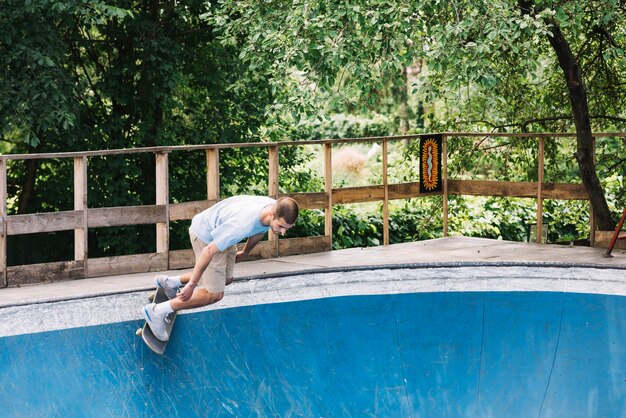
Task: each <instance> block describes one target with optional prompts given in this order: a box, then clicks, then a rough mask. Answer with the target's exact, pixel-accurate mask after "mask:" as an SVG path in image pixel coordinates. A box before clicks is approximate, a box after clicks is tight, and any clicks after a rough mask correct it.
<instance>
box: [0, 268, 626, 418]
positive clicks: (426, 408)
mask: <svg viewBox="0 0 626 418" xmlns="http://www.w3.org/2000/svg"><path fill="white" fill-rule="evenodd" d="M449 270H450V272H448V273H446V272H444V271H436V270H431V271H426V272H419V274H421V275H425V274H426V275H427V277H433V276H436V277H438V278H439V279H437V280H442V282H441V283H439V285H438V286H447V287H448V289H447V290H443V291H442V289H441V287H439V288H437V291H428V289H427V288H424V287H423V284H422V288H419V285H418V283H419V282H420V281H423V280H426V278H424V277H421V276H411V275H412V274H413V273H412V272H410V271H407V272H405V271H394V270H391V271H389V270H387V271H375V272H369V273H368V272H353V273H350V274H348V273H345V274H342V273H334V276H333V275H324V276H323V277H321V276H315V275H313V276H311V277H309V278H307V279H306V280H304V279H302V278H300V279H299V280H300V283H305V282H306V283H309V285H310V286H314V285H315V284H317V285H318V286H317V287H315V288H316V289H319V285H320V283H321V286H322V287H323V288H325V289H326V290H325V292H327V293H328V296H329V297H320V296H319V295H317V296H313V297H309V298H306V297H305V298H303V299H304V300H293V301H287V302H276V301H271V302H272V303H262V302H263V300H262V299H264V298H265V296H263V295H267V294H273V293H289V294H290V295H289V296H288V298H290V297H294V296H293V294H294V293H297V290H296V287H294V286H295V285H293V283H292V284H291V285H287V283H289V278H282V279H281V280H280V281H278V280H277V281H276V282H268V281H265V282H262V283H260V284H259V283H255V284H253V283H251V282H250V283H248V284H247V285H246V286H247V287H246V289H240V292H241V293H242V294H247V295H251V294H252V293H253V292H252V291H250V289H252V288H253V287H254V286H257V287H258V286H265V292H266V293H262V292H257V293H255V294H254V295H253V297H254V298H256V301H253V302H250V303H247V304H242V305H241V306H233V307H228V308H222V309H218V308H216V309H211V310H205V311H195V312H193V313H189V314H183V315H179V316H178V319H177V323H176V326H175V329H174V332H173V334H172V338H171V340H170V343H169V346H168V348H167V351H166V353H165V355H164V356H158V355H156V354H154V353H152V352H151V351H150V350H149V349H147V348H146V347H145V346H144V344H143V342H142V341H141V339H140V338H138V337H136V336H135V330H136V329H137V327H138V326H139V325H140V324H141V321H140V319H139V314H138V312H139V310H138V308H137V306H138V302H139V301H141V300H142V299H143V298H145V297H144V296H145V295H143V294H132V295H127V296H118V297H119V298H126V300H118V301H115V302H114V301H111V300H110V298H108V299H107V298H104V299H103V300H91V301H83V302H81V301H73V302H66V304H65V305H62V306H53V305H54V304H52V305H47V304H42V305H37V306H30V307H20V309H21V310H22V311H24V310H27V311H28V313H25V312H21V313H20V312H18V311H13V312H9V313H10V317H12V318H22V319H23V322H24V323H26V322H28V321H27V320H26V319H24V318H26V317H28V318H30V319H29V320H32V321H34V322H37V320H39V321H40V322H42V323H45V322H46V321H54V318H51V317H50V315H51V312H57V311H58V312H62V311H67V310H77V311H78V312H80V313H82V316H83V317H89V316H95V317H98V318H96V322H103V324H101V325H90V326H81V327H77V328H72V327H69V328H68V327H59V329H54V330H49V331H43V332H29V333H20V332H17V331H14V332H8V331H5V333H4V335H5V336H4V337H2V338H0V382H1V384H2V388H3V390H2V391H1V392H0V404H2V405H3V415H4V416H10V417H13V416H16V417H17V416H24V417H32V416H42V417H43V416H46V417H51V416H52V417H54V416H59V417H71V416H76V417H83V416H103V417H104V416H107V417H108V416H115V417H124V416H127V417H138V416H150V417H172V416H210V417H213V416H237V417H239V416H306V417H310V416H311V417H312V416H317V417H320V416H324V417H330V416H354V417H363V416H377V417H623V416H626V412H624V411H626V348H625V347H626V321H625V319H626V299H625V297H624V296H621V295H609V294H586V293H571V292H567V291H555V290H549V291H536V290H532V289H531V290H524V291H513V292H512V291H498V292H492V291H485V290H480V291H459V290H457V289H455V288H454V286H452V285H453V284H454V283H456V284H457V285H458V283H461V282H462V281H463V280H465V281H467V278H468V277H469V278H471V279H472V283H476V282H481V283H483V285H484V287H486V288H489V287H492V285H491V283H492V282H490V281H489V282H488V280H493V281H494V282H495V281H501V276H503V275H506V274H508V273H507V272H506V271H505V270H504V269H485V272H484V274H482V276H480V275H479V276H480V277H478V276H477V274H478V273H477V272H476V269H473V273H471V274H472V276H469V271H468V270H465V271H459V270H455V269H449ZM453 270H454V271H453ZM500 270H501V271H500ZM522 273H524V274H525V275H526V276H527V277H528V280H529V281H532V282H533V283H540V282H541V284H540V285H539V284H538V285H537V287H538V288H542V287H544V286H545V285H546V283H548V282H550V281H552V282H554V280H553V279H554V277H551V278H548V277H547V273H544V270H542V271H541V272H539V273H536V272H522ZM416 274H417V273H416ZM446 274H448V276H446ZM496 274H497V275H499V276H500V278H497V277H496V276H495V275H496ZM550 274H551V275H552V274H556V275H560V277H561V278H564V277H565V276H567V277H568V279H569V280H570V281H574V280H579V281H588V280H589V278H588V277H583V276H584V274H583V273H580V274H581V276H580V277H579V276H576V274H573V273H571V271H570V270H567V271H565V270H559V269H554V271H552V272H551V273H550ZM599 274H600V275H602V274H604V275H605V277H607V275H608V276H611V273H610V272H609V273H607V272H600V273H599ZM620 274H623V273H622V272H615V275H616V276H615V277H619V275H620ZM512 275H513V276H516V275H517V276H519V275H520V272H517V273H513V274H512ZM533 275H534V276H533ZM383 276H386V277H387V279H385V280H383V279H382V277H383ZM409 276H411V277H410V278H409ZM453 276H454V277H456V279H455V278H454V277H453ZM517 276H516V277H517ZM531 276H532V277H531ZM539 276H541V278H540V277H539ZM574 276H576V277H578V279H576V277H574ZM446 277H447V278H446ZM589 277H590V276H589ZM376 280H378V281H376ZM281 281H282V282H284V283H283V285H282V287H280V286H279V285H278V283H280V282H281ZM338 281H344V282H345V283H346V284H350V283H352V284H353V285H354V286H355V287H356V288H357V289H360V290H358V292H356V293H359V294H354V295H338V294H339V293H341V292H338V291H336V290H332V289H331V288H330V287H329V286H330V285H328V283H336V282H338ZM363 281H366V282H367V281H370V283H369V284H370V287H372V286H373V287H374V288H375V291H372V292H370V293H369V294H366V293H368V292H365V291H363V289H364V288H363V287H359V286H358V284H359V283H361V284H362V282H363ZM399 282H404V283H405V284H407V286H406V288H405V289H404V290H402V291H398V290H397V289H396V288H393V289H392V288H391V287H390V286H391V284H390V283H396V284H397V283H399ZM556 282H559V283H561V281H559V280H557V281H556ZM376 283H378V284H376ZM242 286H243V284H242ZM429 286H430V285H429ZM381 287H387V290H385V289H381ZM430 287H432V286H430ZM435 287H436V286H435ZM412 288H415V289H417V288H419V290H416V291H411V289H412ZM390 289H391V291H390ZM394 289H395V290H394ZM450 290H451V291H450ZM500 290H501V289H500ZM381 292H384V293H386V292H390V294H379V293H381ZM81 303H91V304H92V305H88V306H98V305H100V306H108V305H109V306H110V304H113V305H114V306H115V308H114V309H115V310H116V311H120V310H125V309H126V306H127V305H128V306H132V307H133V308H132V309H135V308H137V315H136V316H137V318H136V319H131V320H125V321H117V322H112V323H104V322H106V321H103V320H101V318H99V315H100V314H99V313H98V312H97V309H93V308H91V307H89V308H85V306H87V305H81ZM107 304H108V305H107ZM57 305H58V304H57ZM81 306H82V307H81ZM20 315H22V316H20ZM59 315H61V313H59ZM52 316H53V317H54V314H52ZM59 317H60V316H59ZM37 318H39V319H37ZM0 319H2V320H3V321H6V320H7V316H4V317H2V316H1V315H0ZM85 319H88V318H85ZM9 320H10V319H9Z"/></svg>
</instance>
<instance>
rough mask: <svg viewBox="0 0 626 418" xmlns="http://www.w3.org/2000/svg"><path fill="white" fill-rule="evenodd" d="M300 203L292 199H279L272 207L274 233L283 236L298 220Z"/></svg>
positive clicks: (271, 224)
mask: <svg viewBox="0 0 626 418" xmlns="http://www.w3.org/2000/svg"><path fill="white" fill-rule="evenodd" d="M298 210H299V208H298V202H296V201H295V200H293V199H292V198H290V197H281V198H279V199H278V200H277V201H276V203H274V206H273V207H272V220H271V221H270V228H271V230H272V232H273V233H275V234H277V235H283V234H284V233H285V232H287V230H288V229H289V228H291V227H292V226H293V225H294V224H295V223H296V219H298Z"/></svg>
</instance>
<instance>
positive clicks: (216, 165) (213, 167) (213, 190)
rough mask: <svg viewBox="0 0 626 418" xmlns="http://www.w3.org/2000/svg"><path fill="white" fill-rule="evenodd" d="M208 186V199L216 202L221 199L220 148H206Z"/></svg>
mask: <svg viewBox="0 0 626 418" xmlns="http://www.w3.org/2000/svg"><path fill="white" fill-rule="evenodd" d="M206 186H207V192H206V194H207V199H208V200H213V201H215V202H217V201H218V200H220V150H219V149H218V148H210V149H208V150H206Z"/></svg>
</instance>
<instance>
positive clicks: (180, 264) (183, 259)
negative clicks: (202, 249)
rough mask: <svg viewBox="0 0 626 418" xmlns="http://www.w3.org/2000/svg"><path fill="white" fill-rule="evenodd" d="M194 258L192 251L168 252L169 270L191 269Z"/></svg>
mask: <svg viewBox="0 0 626 418" xmlns="http://www.w3.org/2000/svg"><path fill="white" fill-rule="evenodd" d="M195 261H196V257H195V255H194V253H193V250H192V249H188V250H172V251H170V269H171V270H180V269H191V268H193V265H194V264H195Z"/></svg>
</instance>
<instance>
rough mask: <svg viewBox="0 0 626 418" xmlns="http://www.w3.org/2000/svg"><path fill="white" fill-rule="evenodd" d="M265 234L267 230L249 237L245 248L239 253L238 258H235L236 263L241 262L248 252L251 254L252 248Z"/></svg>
mask: <svg viewBox="0 0 626 418" xmlns="http://www.w3.org/2000/svg"><path fill="white" fill-rule="evenodd" d="M264 236H265V232H260V233H258V234H256V235H252V236H251V237H250V238H248V241H246V245H245V246H244V247H243V250H242V251H239V252H238V253H237V258H235V263H239V262H240V261H241V260H243V259H244V258H245V257H246V256H247V255H248V254H250V251H252V249H253V248H254V247H255V246H256V245H257V244H258V243H259V242H260V241H261V240H262V239H263V237H264Z"/></svg>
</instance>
